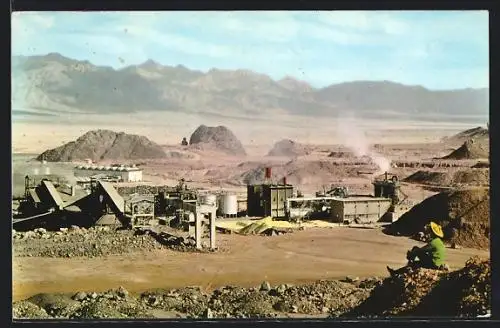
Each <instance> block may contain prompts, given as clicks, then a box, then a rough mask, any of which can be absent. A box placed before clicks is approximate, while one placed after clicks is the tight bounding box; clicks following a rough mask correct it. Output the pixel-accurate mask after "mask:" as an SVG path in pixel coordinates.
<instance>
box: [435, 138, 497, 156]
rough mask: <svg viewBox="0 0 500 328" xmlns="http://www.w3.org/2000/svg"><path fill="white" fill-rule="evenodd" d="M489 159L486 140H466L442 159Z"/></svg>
mask: <svg viewBox="0 0 500 328" xmlns="http://www.w3.org/2000/svg"><path fill="white" fill-rule="evenodd" d="M488 157H489V144H488V141H487V140H476V139H470V140H467V141H466V142H464V143H463V144H462V146H460V147H459V148H457V149H455V150H454V151H452V152H451V153H450V154H448V155H446V156H444V157H443V159H478V158H488Z"/></svg>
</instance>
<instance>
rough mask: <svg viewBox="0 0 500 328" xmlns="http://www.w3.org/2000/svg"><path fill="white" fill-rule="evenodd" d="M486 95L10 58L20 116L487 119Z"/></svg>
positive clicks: (55, 57)
mask: <svg viewBox="0 0 500 328" xmlns="http://www.w3.org/2000/svg"><path fill="white" fill-rule="evenodd" d="M332 79H333V77H332ZM488 94H489V89H487V88H484V89H460V90H447V91H433V90H429V89H426V88H424V87H421V86H407V85H403V84H399V83H394V82H390V81H381V82H370V81H356V82H346V83H340V84H334V85H330V86H328V87H325V88H314V87H312V86H311V85H310V84H308V83H307V82H304V81H300V80H298V79H295V78H293V77H285V78H283V79H280V80H273V79H272V78H271V77H269V76H267V75H265V74H260V73H256V72H253V71H249V70H221V69H211V70H209V71H207V72H202V71H198V70H191V69H189V68H187V67H185V66H182V65H177V66H164V65H161V64H159V63H157V62H155V61H153V60H148V61H146V62H144V63H142V64H140V65H131V66H127V67H124V68H122V69H113V68H111V67H105V66H96V65H94V64H92V63H90V62H89V61H78V60H74V59H71V58H67V57H64V56H62V55H61V54H58V53H50V54H48V55H44V56H13V57H12V107H13V110H18V111H23V110H25V109H28V108H29V109H38V110H42V111H45V112H46V113H58V112H83V113H132V112H139V111H185V112H193V113H212V114H222V115H233V116H251V115H265V114H291V115H306V116H331V117H334V116H336V115H341V114H344V113H346V112H349V113H354V114H360V115H363V116H370V115H372V116H378V115H380V113H381V112H387V113H390V115H395V116H402V117H407V116H415V115H417V116H418V115H429V114H431V115H446V116H448V115H485V116H486V115H488V107H489V104H488V103H489V99H488Z"/></svg>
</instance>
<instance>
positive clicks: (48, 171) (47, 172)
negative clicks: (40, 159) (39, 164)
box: [43, 166, 50, 175]
mask: <svg viewBox="0 0 500 328" xmlns="http://www.w3.org/2000/svg"><path fill="white" fill-rule="evenodd" d="M43 173H44V174H46V175H49V174H50V167H48V166H46V167H45V168H44V170H43Z"/></svg>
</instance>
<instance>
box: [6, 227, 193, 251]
mask: <svg viewBox="0 0 500 328" xmlns="http://www.w3.org/2000/svg"><path fill="white" fill-rule="evenodd" d="M12 235H13V250H14V254H15V255H16V257H31V256H43V257H66V258H68V257H80V256H81V257H98V256H105V255H112V254H124V253H131V252H136V251H152V250H155V249H162V248H169V249H173V250H177V251H196V250H195V247H194V246H195V243H194V240H193V239H192V238H188V237H187V236H186V235H185V234H180V233H179V232H178V231H176V232H171V233H170V232H166V231H161V232H154V231H151V230H138V229H136V230H115V229H112V228H110V227H106V226H103V227H92V228H89V229H85V228H79V227H72V228H69V229H65V228H61V229H60V231H57V232H54V231H47V230H45V229H43V228H39V229H35V230H34V231H26V232H16V231H13V232H12Z"/></svg>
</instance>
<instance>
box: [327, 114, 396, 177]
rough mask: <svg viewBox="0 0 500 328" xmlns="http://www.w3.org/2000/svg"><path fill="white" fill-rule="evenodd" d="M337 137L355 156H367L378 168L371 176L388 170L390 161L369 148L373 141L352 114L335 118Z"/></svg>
mask: <svg viewBox="0 0 500 328" xmlns="http://www.w3.org/2000/svg"><path fill="white" fill-rule="evenodd" d="M337 139H338V140H339V141H340V142H341V144H342V145H343V146H345V147H347V148H349V149H350V150H351V151H352V152H353V153H354V154H355V155H356V156H358V157H362V156H368V157H369V158H370V159H371V160H372V161H373V163H375V164H376V165H377V166H378V168H379V169H378V171H376V172H374V173H373V176H377V175H380V174H382V173H384V172H387V171H389V169H390V167H391V161H390V160H389V159H387V158H385V157H384V156H382V155H381V154H378V153H377V152H375V151H373V150H371V149H370V146H371V145H372V144H373V142H372V140H369V139H368V138H367V136H366V133H365V131H364V130H363V128H362V126H361V124H360V123H359V122H358V121H357V120H356V118H355V117H354V116H349V117H345V118H339V119H338V120H337Z"/></svg>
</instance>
